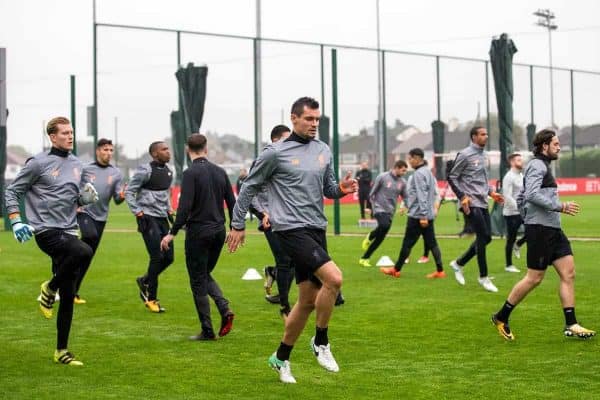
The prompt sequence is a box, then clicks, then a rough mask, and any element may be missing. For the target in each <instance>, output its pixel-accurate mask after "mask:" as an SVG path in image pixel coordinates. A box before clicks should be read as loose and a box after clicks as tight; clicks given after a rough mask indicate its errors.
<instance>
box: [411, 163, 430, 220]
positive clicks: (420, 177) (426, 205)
mask: <svg viewBox="0 0 600 400" xmlns="http://www.w3.org/2000/svg"><path fill="white" fill-rule="evenodd" d="M406 192H407V198H406V200H405V201H404V202H405V203H406V206H407V207H408V213H407V214H408V216H409V217H412V218H418V219H427V220H432V219H434V218H435V216H434V212H433V209H434V205H435V201H436V196H437V182H436V180H435V177H434V176H433V174H432V173H431V170H430V169H429V168H428V167H427V165H426V164H423V165H420V166H418V167H417V168H416V170H415V173H414V174H413V175H412V176H411V177H410V178H409V179H408V185H407V190H406Z"/></svg>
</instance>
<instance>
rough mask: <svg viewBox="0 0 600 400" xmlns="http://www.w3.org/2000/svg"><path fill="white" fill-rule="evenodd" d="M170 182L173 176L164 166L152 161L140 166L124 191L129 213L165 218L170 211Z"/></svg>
mask: <svg viewBox="0 0 600 400" xmlns="http://www.w3.org/2000/svg"><path fill="white" fill-rule="evenodd" d="M172 180H173V174H172V172H171V170H170V169H169V167H168V166H167V165H166V164H159V163H157V162H156V161H152V162H151V163H149V164H143V165H140V166H139V167H138V168H137V170H136V171H135V173H134V175H133V177H132V178H131V181H130V182H129V185H127V189H126V190H125V201H127V205H128V206H129V209H130V210H131V212H132V213H134V214H138V213H140V212H143V213H144V214H147V215H151V216H153V217H158V218H166V217H167V216H168V215H169V212H170V211H171V199H170V190H169V189H170V186H171V182H172Z"/></svg>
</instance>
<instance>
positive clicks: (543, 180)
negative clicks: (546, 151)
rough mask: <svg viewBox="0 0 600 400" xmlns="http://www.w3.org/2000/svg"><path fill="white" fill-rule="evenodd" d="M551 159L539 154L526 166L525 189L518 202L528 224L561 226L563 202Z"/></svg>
mask: <svg viewBox="0 0 600 400" xmlns="http://www.w3.org/2000/svg"><path fill="white" fill-rule="evenodd" d="M550 161H551V160H550V159H549V158H548V157H546V156H544V155H538V156H536V157H535V158H534V159H532V160H531V161H529V163H527V166H526V167H525V172H524V173H523V189H521V192H520V193H519V195H518V197H517V204H518V206H519V210H520V211H521V215H522V216H523V221H524V223H525V224H526V225H544V226H548V227H551V228H560V211H561V209H562V204H561V202H560V201H559V198H558V185H557V184H556V180H555V179H554V176H553V175H552V171H551V169H550Z"/></svg>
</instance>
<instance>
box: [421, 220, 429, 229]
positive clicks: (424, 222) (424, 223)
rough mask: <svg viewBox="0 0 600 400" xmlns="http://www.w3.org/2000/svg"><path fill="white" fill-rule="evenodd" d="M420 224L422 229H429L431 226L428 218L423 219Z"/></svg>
mask: <svg viewBox="0 0 600 400" xmlns="http://www.w3.org/2000/svg"><path fill="white" fill-rule="evenodd" d="M419 224H420V225H421V228H427V227H428V226H429V221H428V220H427V219H426V218H421V219H420V220H419Z"/></svg>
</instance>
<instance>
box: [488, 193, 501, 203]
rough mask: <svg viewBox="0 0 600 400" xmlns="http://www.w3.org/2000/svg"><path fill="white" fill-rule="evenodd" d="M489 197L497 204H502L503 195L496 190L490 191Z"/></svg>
mask: <svg viewBox="0 0 600 400" xmlns="http://www.w3.org/2000/svg"><path fill="white" fill-rule="evenodd" d="M490 197H491V198H492V199H493V200H494V201H495V202H496V203H498V204H500V205H502V204H504V196H502V195H501V194H500V193H496V192H491V193H490Z"/></svg>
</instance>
